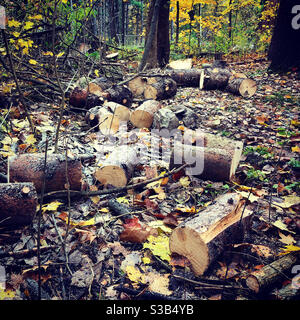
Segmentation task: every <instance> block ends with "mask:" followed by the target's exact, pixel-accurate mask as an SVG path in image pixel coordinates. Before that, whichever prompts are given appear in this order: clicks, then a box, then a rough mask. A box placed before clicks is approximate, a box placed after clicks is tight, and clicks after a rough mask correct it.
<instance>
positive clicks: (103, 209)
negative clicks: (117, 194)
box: [99, 208, 109, 213]
mask: <svg viewBox="0 0 300 320" xmlns="http://www.w3.org/2000/svg"><path fill="white" fill-rule="evenodd" d="M99 211H100V212H104V213H108V212H109V210H108V209H107V208H101V209H99Z"/></svg>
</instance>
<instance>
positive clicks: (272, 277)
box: [246, 253, 299, 293]
mask: <svg viewBox="0 0 300 320" xmlns="http://www.w3.org/2000/svg"><path fill="white" fill-rule="evenodd" d="M298 259H299V254H298V255H297V253H290V254H287V255H285V256H283V257H282V258H280V259H278V260H275V261H273V262H272V263H270V264H268V265H265V266H264V267H263V268H261V269H260V270H257V271H254V272H253V273H252V274H251V275H250V276H248V277H247V279H246V284H247V286H248V287H249V288H250V289H251V290H253V291H254V292H255V293H259V292H261V291H263V290H265V289H266V288H268V287H269V286H270V285H272V284H274V283H275V282H276V281H278V280H280V279H282V277H283V274H284V272H286V271H288V270H289V269H291V268H292V266H293V265H294V264H295V263H296V262H297V261H298Z"/></svg>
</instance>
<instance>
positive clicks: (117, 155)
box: [95, 145, 139, 187]
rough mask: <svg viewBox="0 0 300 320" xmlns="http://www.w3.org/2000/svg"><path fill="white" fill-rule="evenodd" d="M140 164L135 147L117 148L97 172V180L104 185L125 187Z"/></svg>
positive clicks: (124, 146)
mask: <svg viewBox="0 0 300 320" xmlns="http://www.w3.org/2000/svg"><path fill="white" fill-rule="evenodd" d="M138 163H139V161H138V157H137V152H136V150H135V149H134V148H133V147H130V146H127V145H123V146H119V147H116V148H115V149H114V150H113V151H112V152H111V154H110V155H109V156H108V158H107V159H106V160H105V161H104V162H103V163H102V164H101V167H100V168H99V169H97V170H96V172H95V178H96V179H97V180H98V181H99V182H100V183H102V184H103V185H112V186H114V187H124V186H126V185H127V183H128V181H129V179H130V178H131V177H132V175H133V172H134V169H135V166H136V165H137V164H138Z"/></svg>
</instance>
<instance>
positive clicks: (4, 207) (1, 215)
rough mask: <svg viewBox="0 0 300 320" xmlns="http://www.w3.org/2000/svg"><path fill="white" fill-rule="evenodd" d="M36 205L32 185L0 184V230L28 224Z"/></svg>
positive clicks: (33, 214)
mask: <svg viewBox="0 0 300 320" xmlns="http://www.w3.org/2000/svg"><path fill="white" fill-rule="evenodd" d="M37 204H38V201H37V193H36V190H35V187H34V185H33V183H30V182H27V183H0V228H1V227H12V226H21V225H26V224H30V223H31V222H32V219H33V217H34V216H35V212H36V209H37Z"/></svg>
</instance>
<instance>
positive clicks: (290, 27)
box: [268, 0, 300, 71]
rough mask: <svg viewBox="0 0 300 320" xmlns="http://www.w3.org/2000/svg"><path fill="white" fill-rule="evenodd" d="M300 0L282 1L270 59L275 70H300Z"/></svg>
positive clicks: (270, 49) (269, 55)
mask: <svg viewBox="0 0 300 320" xmlns="http://www.w3.org/2000/svg"><path fill="white" fill-rule="evenodd" d="M299 11H300V9H299V0H289V1H287V0H281V1H280V6H279V11H278V16H277V20H276V24H275V29H274V33H273V37H272V41H271V45H270V48H269V54H268V57H269V59H270V60H271V61H272V62H271V65H270V68H271V69H273V70H275V71H276V70H277V71H278V70H281V71H287V70H289V69H290V68H293V67H296V68H298V70H299V69H300V54H299V52H300V41H299V39H300V12H299Z"/></svg>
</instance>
